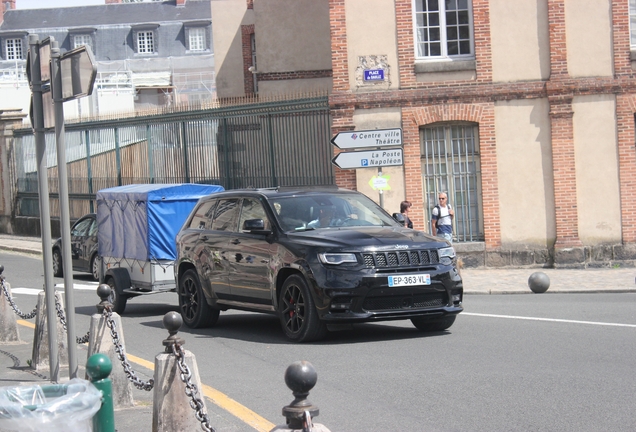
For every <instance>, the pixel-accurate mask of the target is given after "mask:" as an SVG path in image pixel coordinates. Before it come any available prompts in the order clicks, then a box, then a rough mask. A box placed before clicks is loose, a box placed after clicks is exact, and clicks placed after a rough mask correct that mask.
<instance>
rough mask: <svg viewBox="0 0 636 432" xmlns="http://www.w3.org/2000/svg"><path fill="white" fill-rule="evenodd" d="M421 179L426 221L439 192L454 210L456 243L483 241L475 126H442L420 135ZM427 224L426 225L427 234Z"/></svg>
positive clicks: (428, 226)
mask: <svg viewBox="0 0 636 432" xmlns="http://www.w3.org/2000/svg"><path fill="white" fill-rule="evenodd" d="M420 143H421V146H420V150H421V160H422V177H423V183H424V185H425V187H426V190H425V192H424V193H425V197H424V202H426V203H427V209H428V216H429V217H428V220H429V221H430V220H431V214H432V211H433V208H434V207H435V205H436V204H437V196H438V194H439V193H440V192H446V193H447V195H448V203H449V204H450V205H451V206H452V208H453V209H454V210H455V217H454V218H453V234H454V236H456V238H457V240H458V241H483V240H484V229H483V216H482V213H481V208H482V204H481V202H482V197H481V162H480V153H479V142H478V137H477V126H474V125H446V126H435V127H427V128H424V129H422V130H421V131H420ZM430 229H431V228H430V224H427V231H429V230H430Z"/></svg>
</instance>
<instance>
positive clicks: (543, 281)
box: [528, 272, 550, 294]
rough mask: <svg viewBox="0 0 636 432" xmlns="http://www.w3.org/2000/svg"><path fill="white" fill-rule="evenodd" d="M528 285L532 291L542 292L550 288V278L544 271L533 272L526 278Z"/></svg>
mask: <svg viewBox="0 0 636 432" xmlns="http://www.w3.org/2000/svg"><path fill="white" fill-rule="evenodd" d="M528 286H529V287H530V289H531V290H532V292H533V293H537V294H541V293H544V292H546V291H547V290H548V288H550V278H549V277H548V275H547V274H545V273H542V272H534V273H532V274H531V275H530V277H529V278H528Z"/></svg>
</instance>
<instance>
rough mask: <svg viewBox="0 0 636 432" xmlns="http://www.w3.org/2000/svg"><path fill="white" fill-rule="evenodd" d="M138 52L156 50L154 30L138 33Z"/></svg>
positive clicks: (148, 52) (146, 52) (144, 52)
mask: <svg viewBox="0 0 636 432" xmlns="http://www.w3.org/2000/svg"><path fill="white" fill-rule="evenodd" d="M137 52H138V53H140V54H150V53H153V52H155V44H154V32H152V31H140V32H138V33H137Z"/></svg>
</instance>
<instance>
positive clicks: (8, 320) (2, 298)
mask: <svg viewBox="0 0 636 432" xmlns="http://www.w3.org/2000/svg"><path fill="white" fill-rule="evenodd" d="M2 272H4V266H2V265H0V284H1V285H0V342H2V343H21V341H20V334H19V333H18V320H17V319H16V317H15V316H16V314H15V311H14V310H13V308H12V307H11V305H10V304H9V300H8V299H7V297H11V285H9V282H7V281H5V280H4V276H2Z"/></svg>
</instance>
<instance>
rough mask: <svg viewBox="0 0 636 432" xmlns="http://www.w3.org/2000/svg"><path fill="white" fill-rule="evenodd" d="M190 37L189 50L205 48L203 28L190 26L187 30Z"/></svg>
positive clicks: (202, 49)
mask: <svg viewBox="0 0 636 432" xmlns="http://www.w3.org/2000/svg"><path fill="white" fill-rule="evenodd" d="M188 34H189V39H190V51H204V50H205V29H204V28H191V29H190V31H189V32H188Z"/></svg>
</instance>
